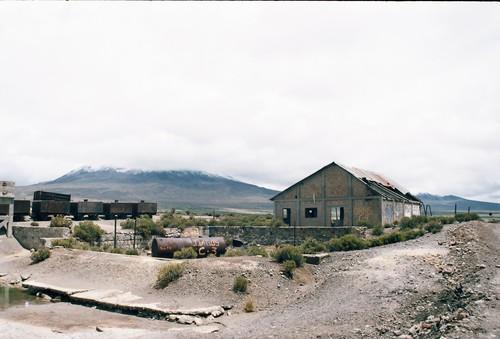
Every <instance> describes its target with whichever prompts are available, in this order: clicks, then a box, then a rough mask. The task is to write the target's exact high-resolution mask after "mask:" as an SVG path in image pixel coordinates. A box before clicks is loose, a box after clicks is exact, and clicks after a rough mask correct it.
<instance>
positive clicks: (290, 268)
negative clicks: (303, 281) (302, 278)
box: [283, 260, 297, 279]
mask: <svg viewBox="0 0 500 339" xmlns="http://www.w3.org/2000/svg"><path fill="white" fill-rule="evenodd" d="M296 268H297V265H295V261H293V260H287V261H284V262H283V273H285V275H286V276H287V277H288V278H290V279H292V278H293V272H294V271H295V269H296Z"/></svg>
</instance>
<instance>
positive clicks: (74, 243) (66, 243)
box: [51, 238, 84, 249]
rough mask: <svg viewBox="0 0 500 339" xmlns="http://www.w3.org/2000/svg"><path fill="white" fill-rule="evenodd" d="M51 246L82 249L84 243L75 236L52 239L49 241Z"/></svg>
mask: <svg viewBox="0 0 500 339" xmlns="http://www.w3.org/2000/svg"><path fill="white" fill-rule="evenodd" d="M51 244H52V246H62V247H64V248H75V249H82V247H83V246H84V243H83V242H81V241H78V240H76V239H75V238H66V239H54V240H52V241H51Z"/></svg>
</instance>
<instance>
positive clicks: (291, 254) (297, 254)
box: [273, 245, 304, 267]
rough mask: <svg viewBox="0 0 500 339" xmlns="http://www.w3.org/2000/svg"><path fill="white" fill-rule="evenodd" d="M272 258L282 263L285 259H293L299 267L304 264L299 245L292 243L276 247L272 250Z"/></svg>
mask: <svg viewBox="0 0 500 339" xmlns="http://www.w3.org/2000/svg"><path fill="white" fill-rule="evenodd" d="M273 258H274V259H276V261H277V262H279V263H282V262H284V261H287V260H293V261H295V265H296V266H297V267H300V266H302V265H303V264H304V257H303V256H302V251H301V249H300V248H299V247H296V246H292V245H285V246H282V247H280V248H278V249H277V250H276V251H274V252H273Z"/></svg>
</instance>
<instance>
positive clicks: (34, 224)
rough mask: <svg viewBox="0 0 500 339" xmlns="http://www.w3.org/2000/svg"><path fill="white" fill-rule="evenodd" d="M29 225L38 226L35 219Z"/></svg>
mask: <svg viewBox="0 0 500 339" xmlns="http://www.w3.org/2000/svg"><path fill="white" fill-rule="evenodd" d="M30 225H31V226H39V224H38V223H37V222H36V221H32V222H31V224H30Z"/></svg>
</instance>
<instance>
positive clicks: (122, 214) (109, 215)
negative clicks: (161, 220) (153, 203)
mask: <svg viewBox="0 0 500 339" xmlns="http://www.w3.org/2000/svg"><path fill="white" fill-rule="evenodd" d="M103 212H104V217H105V219H108V220H110V219H114V218H117V219H124V218H128V217H135V216H137V203H136V202H118V200H115V202H105V203H104V204H103Z"/></svg>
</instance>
